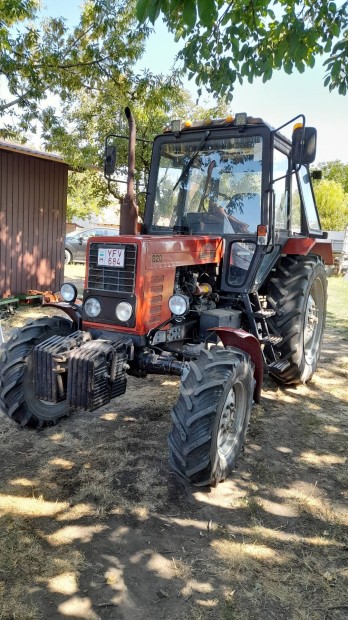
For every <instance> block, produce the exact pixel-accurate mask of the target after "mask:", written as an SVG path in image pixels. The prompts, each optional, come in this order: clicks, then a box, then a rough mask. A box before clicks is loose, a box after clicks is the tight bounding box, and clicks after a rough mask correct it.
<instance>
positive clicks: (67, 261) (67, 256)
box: [65, 250, 70, 265]
mask: <svg viewBox="0 0 348 620" xmlns="http://www.w3.org/2000/svg"><path fill="white" fill-rule="evenodd" d="M69 263H70V253H69V252H68V250H65V264H66V265H68V264H69Z"/></svg>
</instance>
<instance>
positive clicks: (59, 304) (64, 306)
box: [42, 301, 82, 330]
mask: <svg viewBox="0 0 348 620" xmlns="http://www.w3.org/2000/svg"><path fill="white" fill-rule="evenodd" d="M42 305H43V307H46V308H58V310H62V311H63V312H65V314H67V315H68V317H69V318H70V319H71V320H72V322H73V323H74V328H75V330H78V329H81V322H82V305H81V306H80V305H78V304H69V303H68V302H66V301H54V302H47V303H46V302H45V301H44V302H43V304H42Z"/></svg>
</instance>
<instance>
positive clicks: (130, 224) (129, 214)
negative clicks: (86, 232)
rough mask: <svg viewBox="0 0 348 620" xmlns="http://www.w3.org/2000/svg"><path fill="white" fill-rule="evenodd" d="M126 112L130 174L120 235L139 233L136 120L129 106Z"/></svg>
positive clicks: (122, 207)
mask: <svg viewBox="0 0 348 620" xmlns="http://www.w3.org/2000/svg"><path fill="white" fill-rule="evenodd" d="M125 114H126V117H127V119H128V127H129V146H128V176H127V193H126V195H125V197H124V198H123V200H122V203H121V212H120V235H136V234H137V233H138V207H137V205H136V202H135V195H134V170H135V131H136V127H135V120H134V116H133V114H132V112H131V111H130V109H129V108H128V107H127V108H126V109H125Z"/></svg>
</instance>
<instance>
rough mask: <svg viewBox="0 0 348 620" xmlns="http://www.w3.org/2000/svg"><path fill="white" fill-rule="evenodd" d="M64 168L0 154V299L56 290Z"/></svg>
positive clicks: (63, 208)
mask: <svg viewBox="0 0 348 620" xmlns="http://www.w3.org/2000/svg"><path fill="white" fill-rule="evenodd" d="M67 182H68V166H67V165H66V164H62V163H57V162H54V161H48V160H44V159H38V158H35V157H32V156H27V155H24V154H19V153H13V152H9V151H1V150H0V294H1V295H2V296H4V295H11V294H12V295H13V294H19V293H26V292H27V291H28V290H30V289H39V290H42V291H44V290H53V291H56V290H58V289H59V287H60V284H61V281H62V278H63V270H64V243H63V240H64V237H65V217H66V196H67Z"/></svg>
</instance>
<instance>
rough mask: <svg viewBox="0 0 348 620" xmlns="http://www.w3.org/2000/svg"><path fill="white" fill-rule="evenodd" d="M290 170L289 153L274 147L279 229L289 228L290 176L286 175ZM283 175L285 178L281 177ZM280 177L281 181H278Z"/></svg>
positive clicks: (275, 207)
mask: <svg viewBox="0 0 348 620" xmlns="http://www.w3.org/2000/svg"><path fill="white" fill-rule="evenodd" d="M288 172H289V158H288V156H287V155H285V154H284V153H282V152H281V151H279V150H278V149H277V148H275V149H274V157H273V179H275V182H274V183H273V190H274V209H275V214H274V215H275V227H276V229H278V230H287V228H288V211H289V191H288V187H289V183H288V177H287V176H285V175H287V173H288ZM279 177H283V178H279ZM277 179H279V181H277Z"/></svg>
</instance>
